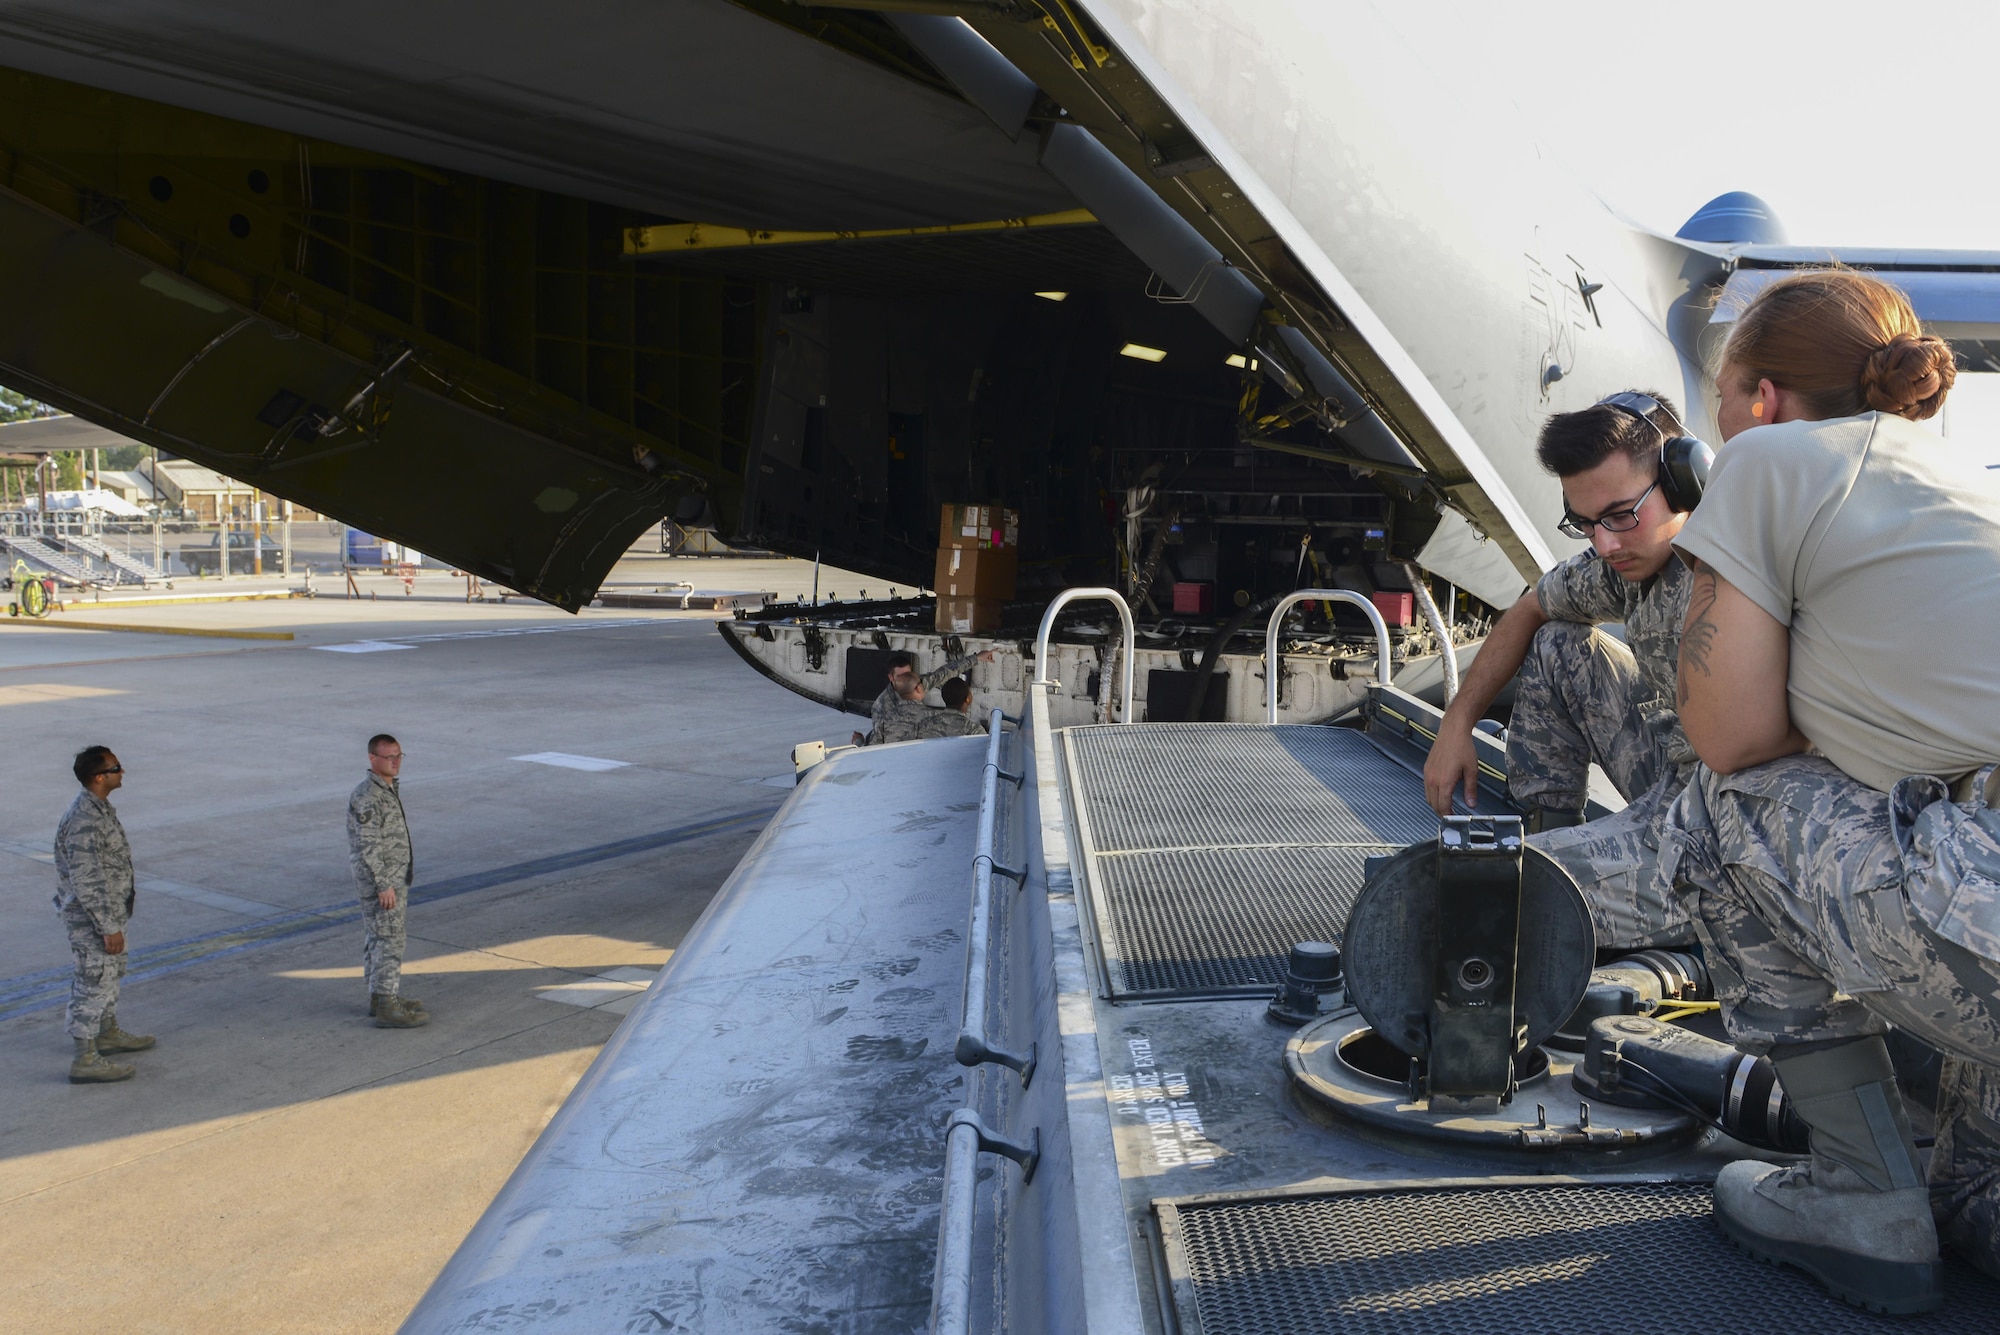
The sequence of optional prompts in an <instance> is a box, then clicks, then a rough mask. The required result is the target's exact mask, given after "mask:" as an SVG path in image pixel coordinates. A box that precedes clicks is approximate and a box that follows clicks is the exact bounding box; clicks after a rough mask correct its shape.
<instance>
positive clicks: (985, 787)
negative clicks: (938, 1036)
mask: <svg viewBox="0 0 2000 1335" xmlns="http://www.w3.org/2000/svg"><path fill="white" fill-rule="evenodd" d="M1004 717H1005V715H1004V714H1002V713H1001V711H1000V710H999V709H997V708H996V709H995V710H994V711H993V716H992V718H991V719H990V720H988V728H989V732H988V735H987V738H986V770H985V773H984V774H983V775H982V776H981V778H980V783H979V840H978V843H977V844H976V845H975V846H974V850H973V854H972V919H971V922H970V923H969V924H968V925H967V930H966V942H965V1011H964V1018H963V1019H962V1020H961V1021H960V1022H959V1030H958V1043H957V1044H956V1045H955V1046H954V1047H953V1049H952V1054H953V1055H954V1056H955V1057H957V1058H958V1064H959V1065H960V1066H978V1065H980V1064H981V1063H982V1062H998V1063H1000V1064H1001V1065H1002V1066H1006V1067H1009V1068H1011V1069H1013V1070H1014V1071H1017V1072H1019V1073H1020V1076H1021V1087H1022V1088H1023V1089H1026V1088H1027V1087H1028V1082H1029V1081H1031V1080H1033V1079H1034V1078H1035V1045H1034V1044H1033V1043H1030V1044H1028V1050H1027V1051H1026V1052H1024V1053H1022V1052H1009V1051H1007V1050H1006V1049H1005V1048H997V1047H994V1046H993V1044H992V1043H991V1042H990V1041H989V1040H988V1039H987V1036H986V982H987V975H988V974H989V973H990V972H991V965H990V961H989V959H988V956H989V955H990V954H991V952H992V947H993V876H994V873H995V872H998V873H999V874H1000V875H1002V876H1006V877H1009V878H1011V879H1013V880H1015V881H1016V882H1019V881H1020V880H1021V879H1022V878H1023V873H1022V872H1021V871H1019V870H1017V869H1015V868H1011V867H1003V866H1000V865H999V864H997V863H996V862H995V861H994V858H993V844H994V826H995V825H996V824H997V823H998V816H999V810H1000V779H1001V777H1002V776H1003V775H1005V777H1007V778H1009V779H1012V778H1013V777H1014V776H1012V775H1009V774H1006V773H1005V771H1003V770H1002V769H1001V768H1000V743H1001V735H1002V734H1001V730H1000V720H1001V719H1002V718H1004Z"/></svg>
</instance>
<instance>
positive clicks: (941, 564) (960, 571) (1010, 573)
mask: <svg viewBox="0 0 2000 1335" xmlns="http://www.w3.org/2000/svg"><path fill="white" fill-rule="evenodd" d="M1016 568H1017V567H1016V556H1015V551H1014V548H1012V547H940V548H938V554H937V573H936V575H935V576H934V577H933V578H932V579H931V588H933V589H934V590H936V591H937V596H938V597H940V598H978V599H982V600H984V601H988V602H1005V601H1006V600H1007V599H1009V598H1012V597H1013V596H1014V574H1015V570H1016Z"/></svg>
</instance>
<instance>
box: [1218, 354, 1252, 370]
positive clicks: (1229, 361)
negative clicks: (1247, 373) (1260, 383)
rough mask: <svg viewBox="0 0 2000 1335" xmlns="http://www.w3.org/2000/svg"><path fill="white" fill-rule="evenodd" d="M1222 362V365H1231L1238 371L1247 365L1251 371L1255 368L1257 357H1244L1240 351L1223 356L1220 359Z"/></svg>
mask: <svg viewBox="0 0 2000 1335" xmlns="http://www.w3.org/2000/svg"><path fill="white" fill-rule="evenodd" d="M1222 362H1223V365H1225V366H1233V367H1235V368H1236V369H1237V370H1239V371H1241V370H1243V369H1244V368H1245V367H1248V368H1249V369H1250V370H1252V371H1254V370H1256V369H1257V359H1256V358H1255V357H1251V358H1248V359H1246V358H1245V357H1244V356H1243V354H1242V353H1240V352H1232V353H1230V354H1229V355H1228V356H1227V357H1224V358H1223V359H1222Z"/></svg>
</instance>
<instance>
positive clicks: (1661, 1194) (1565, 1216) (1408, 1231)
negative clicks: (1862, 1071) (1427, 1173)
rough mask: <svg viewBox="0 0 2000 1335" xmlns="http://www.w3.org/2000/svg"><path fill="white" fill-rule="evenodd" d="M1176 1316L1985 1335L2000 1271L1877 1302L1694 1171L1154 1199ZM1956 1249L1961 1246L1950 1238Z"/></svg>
mask: <svg viewBox="0 0 2000 1335" xmlns="http://www.w3.org/2000/svg"><path fill="white" fill-rule="evenodd" d="M1155 1209H1156V1211H1157V1212H1158V1215H1159V1219H1160V1232H1161V1238H1162V1241H1163V1243H1164V1245H1165V1248H1166V1253H1167V1268H1168V1273H1169V1275H1170V1277H1171V1279H1172V1282H1173V1295H1174V1306H1175V1307H1176V1309H1178V1311H1179V1313H1180V1318H1181V1328H1182V1329H1183V1330H1189V1331H1200V1332H1201V1333H1202V1335H1273V1332H1278V1331H1282V1332H1285V1333H1286V1335H1392V1333H1393V1335H1603V1332H1605V1331H1613V1330H1632V1331H1649V1330H1662V1331H1670V1330H1698V1331H1728V1332H1730V1335H1800V1332H1808V1331H1809V1332H1812V1335H1863V1333H1864V1332H1866V1333H1867V1335H1879V1333H1880V1332H1882V1331H1885V1330H1895V1331H1898V1332H1907V1335H1975V1332H1978V1333H1980V1335H1988V1333H1990V1332H1991V1331H1993V1330H1994V1329H1995V1327H1996V1324H2000V1315H1996V1314H2000V1284H1996V1283H1995V1282H1994V1281H1992V1280H1990V1279H1987V1278H1986V1277H1985V1276H1983V1275H1981V1274H1979V1273H1978V1272H1977V1271H1975V1270H1973V1269H1971V1268H1970V1267H1968V1266H1964V1265H1960V1264H1956V1263H1948V1265H1947V1273H1946V1277H1945V1286H1946V1287H1945V1295H1946V1296H1945V1306H1944V1309H1943V1310H1942V1311H1939V1312H1935V1313H1932V1314H1930V1315H1928V1316H1919V1317H1894V1318H1889V1317H1880V1316H1876V1315H1874V1314H1872V1313H1868V1312H1863V1311H1859V1310H1857V1309H1855V1308H1852V1307H1849V1306H1847V1305H1846V1304H1845V1303H1842V1302H1839V1301H1836V1300H1835V1299H1833V1298H1831V1297H1829V1296H1828V1295H1827V1294H1826V1293H1825V1292H1824V1291H1823V1290H1822V1289H1820V1288H1819V1286H1818V1285H1816V1284H1814V1283H1813V1282H1812V1281H1811V1280H1808V1279H1806V1278H1805V1277H1804V1276H1802V1275H1799V1274H1798V1273H1796V1272H1794V1271H1787V1270H1778V1269H1774V1268H1772V1267H1770V1266H1766V1265H1763V1264H1760V1263H1758V1262H1756V1261H1753V1260H1751V1259H1750V1258H1749V1257H1748V1256H1746V1255H1744V1254H1743V1253H1742V1252H1739V1251H1737V1250H1736V1249H1735V1248H1734V1247H1732V1246H1731V1245H1730V1244H1729V1243H1728V1242H1726V1241H1725V1240H1724V1239H1723V1237H1722V1235H1721V1234H1720V1233H1718V1232H1717V1231H1716V1229H1715V1226H1714V1224H1713V1223H1712V1222H1711V1220H1710V1218H1709V1188H1708V1186H1707V1185H1705V1184H1698V1183H1671V1184H1666V1183H1602V1184H1590V1185H1550V1186H1541V1185H1537V1186H1527V1187H1515V1186H1458V1187H1442V1188H1411V1189H1396V1190H1389V1191H1368V1192H1365V1193H1353V1194H1345V1195H1319V1196H1301V1197H1291V1198H1280V1199H1271V1198H1265V1199H1260V1200H1239V1201H1228V1200H1220V1201H1216V1200H1209V1201H1202V1202H1199V1203H1194V1202H1188V1203H1180V1204H1173V1203H1168V1202H1160V1203H1158V1204H1156V1206H1155ZM1947 1258H1948V1260H1949V1256H1948V1254H1947Z"/></svg>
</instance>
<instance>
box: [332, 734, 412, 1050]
mask: <svg viewBox="0 0 2000 1335" xmlns="http://www.w3.org/2000/svg"><path fill="white" fill-rule="evenodd" d="M402 772H403V747H402V743H400V742H398V741H397V740H396V739H395V738H394V737H391V736H390V735H389V734H388V733H386V732H381V733H377V734H375V736H373V737H370V738H369V739H368V777H367V778H365V779H363V780H362V781H361V783H360V784H359V785H358V786H357V787H356V788H355V790H354V793H353V795H352V796H350V797H349V798H348V799H347V861H348V865H349V866H350V867H352V868H353V870H354V884H355V887H356V889H357V890H358V891H359V892H360V895H361V926H362V935H361V971H362V974H363V975H364V976H365V978H366V980H367V983H368V1013H369V1014H370V1015H372V1016H374V1017H375V1027H376V1028H378V1029H415V1028H417V1027H418V1026H419V1025H424V1024H428V1023H430V1014H429V1012H428V1011H426V1010H425V1009H424V1004H423V1003H422V1002H421V1001H418V1000H417V999H416V998H415V997H406V996H404V995H403V947H404V944H405V941H406V940H407V929H406V922H407V916H406V915H407V914H408V911H409V906H410V886H411V885H412V884H413V883H414V882H415V881H416V879H417V876H416V857H415V855H414V854H413V853H412V852H411V849H410V822H409V818H408V817H407V816H405V815H404V814H403V794H402V789H401V786H400V785H399V783H398V779H399V778H400V776H401V775H402Z"/></svg>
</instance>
